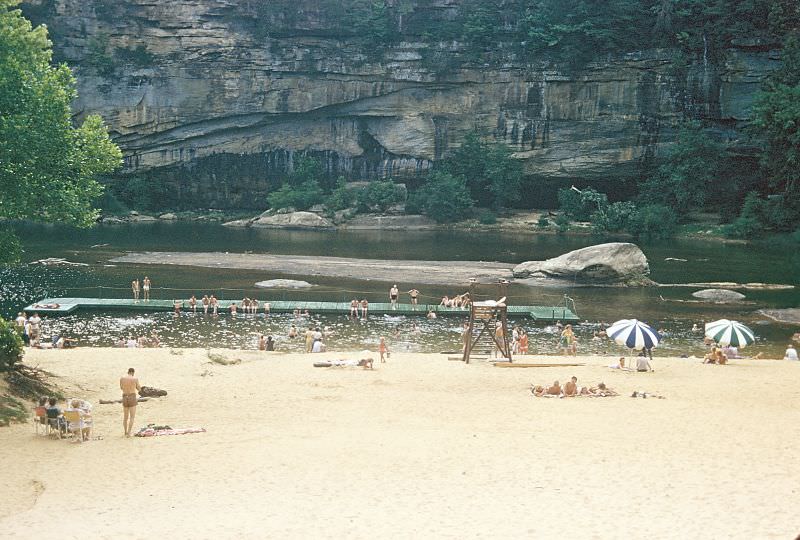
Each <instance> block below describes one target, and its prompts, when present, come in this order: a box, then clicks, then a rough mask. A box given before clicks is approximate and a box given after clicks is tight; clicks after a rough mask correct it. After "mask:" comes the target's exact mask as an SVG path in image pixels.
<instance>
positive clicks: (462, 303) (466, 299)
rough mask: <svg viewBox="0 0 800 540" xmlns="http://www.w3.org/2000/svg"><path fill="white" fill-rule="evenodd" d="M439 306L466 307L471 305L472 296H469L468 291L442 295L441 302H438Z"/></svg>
mask: <svg viewBox="0 0 800 540" xmlns="http://www.w3.org/2000/svg"><path fill="white" fill-rule="evenodd" d="M439 305H440V306H444V307H449V308H465V309H466V308H468V307H470V306H471V305H472V298H471V297H470V295H469V293H468V292H465V293H464V294H457V295H455V296H452V297H451V296H447V295H445V296H443V297H442V300H441V302H439Z"/></svg>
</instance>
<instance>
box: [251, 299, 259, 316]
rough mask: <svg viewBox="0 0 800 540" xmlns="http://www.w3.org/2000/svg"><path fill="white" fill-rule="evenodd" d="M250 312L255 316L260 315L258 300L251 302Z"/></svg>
mask: <svg viewBox="0 0 800 540" xmlns="http://www.w3.org/2000/svg"><path fill="white" fill-rule="evenodd" d="M250 312H251V313H252V314H253V315H258V300H256V299H255V298H253V299H252V300H250Z"/></svg>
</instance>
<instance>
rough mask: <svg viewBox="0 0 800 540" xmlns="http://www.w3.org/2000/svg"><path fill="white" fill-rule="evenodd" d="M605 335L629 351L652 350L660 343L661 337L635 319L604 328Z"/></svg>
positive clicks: (623, 320) (624, 320)
mask: <svg viewBox="0 0 800 540" xmlns="http://www.w3.org/2000/svg"><path fill="white" fill-rule="evenodd" d="M606 334H607V335H608V337H609V338H611V339H613V340H614V341H616V342H617V343H619V344H620V345H624V346H626V347H628V348H629V349H643V348H644V349H652V348H654V347H656V346H658V343H659V342H660V341H661V335H660V334H659V333H658V332H656V331H655V330H653V328H651V327H650V326H648V325H647V324H645V323H643V322H641V321H637V320H636V319H622V320H621V321H617V322H615V323H614V324H612V325H611V326H609V327H608V328H606Z"/></svg>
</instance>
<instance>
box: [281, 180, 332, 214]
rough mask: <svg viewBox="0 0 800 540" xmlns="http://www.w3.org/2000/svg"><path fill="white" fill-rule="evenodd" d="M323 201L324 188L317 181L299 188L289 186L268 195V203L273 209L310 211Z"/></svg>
mask: <svg viewBox="0 0 800 540" xmlns="http://www.w3.org/2000/svg"><path fill="white" fill-rule="evenodd" d="M323 200H324V197H323V193H322V188H321V187H319V183H318V182H317V181H316V180H309V181H308V182H305V183H303V184H300V185H298V186H291V185H288V184H287V185H285V186H281V187H280V189H278V190H276V191H273V192H272V193H270V194H269V195H267V202H268V203H269V206H270V207H271V208H296V209H298V210H308V209H309V208H311V207H312V206H314V205H315V204H319V203H321V202H322V201H323Z"/></svg>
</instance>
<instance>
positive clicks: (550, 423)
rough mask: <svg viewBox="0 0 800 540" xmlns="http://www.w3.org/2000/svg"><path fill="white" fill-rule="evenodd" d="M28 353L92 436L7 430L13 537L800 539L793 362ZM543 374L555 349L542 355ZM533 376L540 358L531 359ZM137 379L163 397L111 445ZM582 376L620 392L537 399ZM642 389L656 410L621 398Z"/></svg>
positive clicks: (6, 508)
mask: <svg viewBox="0 0 800 540" xmlns="http://www.w3.org/2000/svg"><path fill="white" fill-rule="evenodd" d="M179 352H180V353H181V354H171V353H170V351H168V350H115V349H78V350H74V351H31V352H30V353H29V354H28V355H27V357H26V361H27V363H29V364H31V365H37V364H38V365H40V366H42V367H44V368H47V369H49V370H52V371H53V372H55V373H57V374H59V375H60V376H61V377H62V378H61V380H60V382H61V383H62V384H63V385H65V386H66V387H68V388H69V389H70V390H69V393H70V394H76V395H78V396H79V397H83V398H86V399H88V400H89V401H91V402H92V403H94V404H95V436H99V437H101V439H98V440H92V441H89V442H87V443H84V444H77V443H73V442H69V441H65V440H62V441H58V440H52V439H48V438H46V437H42V436H38V437H37V436H35V435H34V433H33V427H32V425H31V424H27V425H16V426H12V427H10V428H6V429H0V463H2V464H3V474H2V476H0V489H2V493H3V504H2V505H0V536H3V537H4V538H43V537H48V536H50V535H57V536H58V537H59V538H62V539H64V538H78V537H80V538H83V539H86V538H154V537H167V538H172V539H176V538H243V537H250V538H465V537H478V538H526V537H527V538H530V537H537V538H539V537H542V538H547V537H556V536H559V537H561V536H564V535H567V536H568V537H573V538H615V537H626V538H639V537H648V538H674V537H682V538H698V537H707V538H784V539H785V538H793V537H794V536H796V535H797V534H798V532H800V522H799V521H798V519H797V515H798V512H797V502H798V500H800V493H798V491H799V490H800V452H798V450H797V441H798V440H800V406H799V405H800V389H798V388H799V387H798V384H797V381H798V379H799V377H798V375H800V363H790V362H784V361H754V360H737V361H734V363H733V365H729V366H710V365H701V364H700V362H699V361H698V360H686V359H683V360H682V359H662V358H656V361H655V367H656V372H655V373H648V374H638V373H623V372H617V371H612V370H610V369H608V368H606V367H605V365H606V364H608V363H609V359H608V358H589V357H581V358H580V361H581V362H586V363H587V365H586V366H583V367H569V368H565V367H553V368H531V369H498V368H494V367H492V366H491V365H490V364H487V363H483V362H481V363H475V364H471V365H464V364H463V363H461V362H456V361H448V359H447V356H446V355H439V354H435V355H434V354H431V355H418V354H415V355H403V354H398V355H392V357H391V359H390V361H389V362H388V363H386V364H376V368H377V369H376V370H375V371H364V370H361V369H357V368H333V369H324V368H314V367H312V366H311V364H312V362H313V361H318V360H321V359H323V358H327V359H332V358H341V357H345V358H355V357H357V354H343V353H339V354H335V353H326V354H322V355H313V356H312V355H288V354H286V355H283V354H272V353H269V354H268V353H258V352H255V351H252V352H247V351H218V352H221V353H222V354H225V355H227V356H228V357H229V358H240V359H241V360H242V363H241V364H238V365H230V366H221V365H216V364H210V363H208V359H207V357H206V352H205V351H203V350H184V351H179ZM538 360H539V361H547V362H552V361H554V360H557V359H556V357H541V358H539V359H538ZM525 361H526V362H535V361H537V359H531V358H526V359H525ZM129 366H134V367H136V369H137V374H138V375H139V376H140V379H141V381H142V383H143V384H146V385H149V386H156V387H159V388H164V389H166V390H168V391H169V395H168V396H167V397H166V398H161V399H157V400H152V401H149V402H147V403H143V404H141V405H140V406H139V407H138V415H137V426H141V425H143V424H146V423H150V422H153V423H168V424H169V425H171V426H173V427H188V426H202V427H205V428H206V429H207V430H208V431H207V432H206V433H200V434H191V435H181V436H171V437H157V438H149V439H142V438H129V439H126V438H124V437H122V427H121V425H120V424H121V416H122V415H121V406H120V405H99V404H97V403H98V400H99V399H106V398H117V397H119V396H118V394H119V392H118V389H117V381H118V378H119V376H120V375H121V374H122V373H124V371H125V369H126V368H128V367H129ZM573 374H574V375H576V376H577V377H578V378H579V382H580V383H597V382H599V381H604V382H606V383H607V384H608V385H609V386H611V387H613V388H616V389H617V390H619V391H620V393H621V394H622V396H620V397H616V398H597V399H587V398H583V399H581V398H578V399H541V398H534V397H532V396H531V395H530V393H529V391H528V388H529V385H530V383H531V382H538V383H549V382H552V381H553V380H554V379H559V380H561V381H564V380H566V379H567V378H568V377H569V376H571V375H573ZM634 390H645V391H649V392H655V393H660V394H662V395H664V396H666V399H652V398H651V399H638V398H637V399H634V398H631V397H628V396H629V395H630V394H631V392H633V391H634Z"/></svg>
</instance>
